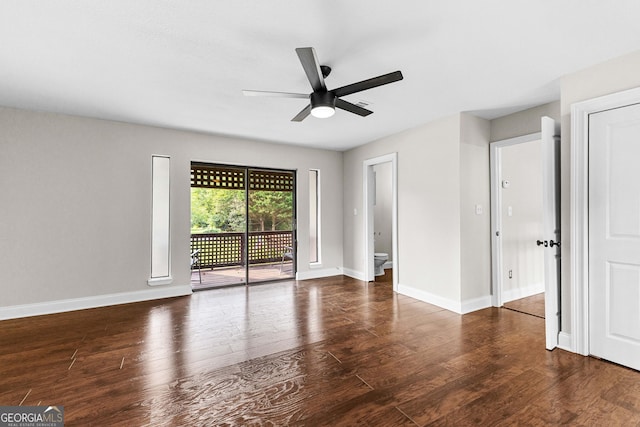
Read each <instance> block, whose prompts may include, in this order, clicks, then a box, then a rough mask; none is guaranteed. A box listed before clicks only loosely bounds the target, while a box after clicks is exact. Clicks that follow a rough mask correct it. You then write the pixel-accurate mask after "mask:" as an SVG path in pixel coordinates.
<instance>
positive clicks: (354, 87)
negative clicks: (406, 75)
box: [332, 71, 402, 96]
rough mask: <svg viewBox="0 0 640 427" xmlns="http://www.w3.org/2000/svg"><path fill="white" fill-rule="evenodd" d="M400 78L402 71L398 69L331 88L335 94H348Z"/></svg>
mask: <svg viewBox="0 0 640 427" xmlns="http://www.w3.org/2000/svg"><path fill="white" fill-rule="evenodd" d="M398 80H402V73H401V72H400V71H394V72H393V73H389V74H383V75H382V76H378V77H373V78H371V79H367V80H363V81H361V82H358V83H352V84H350V85H346V86H342V87H339V88H338V89H334V90H332V92H333V93H335V94H336V96H345V95H350V94H352V93H356V92H362V91H363V90H367V89H371V88H374V87H378V86H382V85H386V84H389V83H393V82H397V81H398Z"/></svg>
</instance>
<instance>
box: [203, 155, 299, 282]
mask: <svg viewBox="0 0 640 427" xmlns="http://www.w3.org/2000/svg"><path fill="white" fill-rule="evenodd" d="M295 241H296V240H295V172H294V171H285V170H272V169H258V168H247V167H239V166H227V165H215V164H206V163H192V164H191V269H192V272H191V278H192V280H191V283H192V286H193V287H194V289H199V288H210V287H217V286H230V285H238V284H248V283H258V282H265V281H273V280H280V279H287V278H292V277H295V265H296V263H295V246H296V245H295Z"/></svg>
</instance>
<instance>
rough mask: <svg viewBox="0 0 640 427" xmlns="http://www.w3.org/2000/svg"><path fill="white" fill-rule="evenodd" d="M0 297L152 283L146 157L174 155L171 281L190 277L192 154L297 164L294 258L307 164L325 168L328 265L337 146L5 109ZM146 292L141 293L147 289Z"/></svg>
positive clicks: (338, 174) (338, 197)
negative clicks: (330, 148) (294, 144)
mask: <svg viewBox="0 0 640 427" xmlns="http://www.w3.org/2000/svg"><path fill="white" fill-rule="evenodd" d="M0 129H1V132H0V200H2V202H1V204H0V284H1V286H2V299H1V300H0V308H2V307H7V306H16V305H24V304H27V305H28V304H37V303H43V302H51V301H58V300H68V299H78V298H91V297H96V296H100V295H110V294H119V293H130V292H146V291H149V290H150V289H154V288H150V287H149V286H148V285H147V280H148V279H149V274H150V258H151V256H150V210H151V197H150V190H151V187H150V186H151V156H152V155H153V154H159V155H168V156H170V157H171V206H170V209H171V265H172V271H173V273H172V276H173V279H174V281H173V284H172V285H167V286H168V287H182V288H188V286H189V283H190V271H189V225H190V206H189V203H190V197H189V192H190V190H189V185H190V184H189V182H190V181H189V180H190V178H189V167H190V162H191V161H192V160H199V161H209V162H221V163H233V164H241V165H249V166H263V167H274V168H284V169H298V170H299V172H300V173H299V174H298V191H297V197H298V223H299V229H298V233H299V234H298V236H299V243H300V244H299V252H298V268H299V271H301V272H304V271H307V270H309V262H308V247H309V244H308V237H307V236H308V224H309V201H308V191H307V189H308V185H309V184H308V173H307V170H308V169H309V168H317V169H320V170H321V171H322V172H321V173H322V180H323V182H322V195H321V197H322V221H323V227H322V233H323V235H322V244H323V268H325V269H333V271H335V272H338V271H339V268H340V267H341V266H342V264H343V262H342V235H343V233H342V211H343V208H342V154H341V153H339V152H333V151H324V150H316V149H305V148H300V147H291V146H284V145H276V144H267V143H262V142H255V141H249V140H240V139H231V138H224V137H217V136H211V135H204V134H196V133H189V132H182V131H174V130H167V129H161V128H154V127H149V126H139V125H131V124H124V123H117V122H109V121H102V120H95V119H88V118H81V117H73V116H65V115H58V114H49V113H37V112H28V111H22V110H16V109H8V108H0ZM143 295H144V294H143Z"/></svg>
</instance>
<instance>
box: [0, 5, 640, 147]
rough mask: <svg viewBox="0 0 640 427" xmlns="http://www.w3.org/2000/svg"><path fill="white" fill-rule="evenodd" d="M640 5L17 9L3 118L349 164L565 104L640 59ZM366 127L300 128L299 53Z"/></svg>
mask: <svg viewBox="0 0 640 427" xmlns="http://www.w3.org/2000/svg"><path fill="white" fill-rule="evenodd" d="M639 17H640V1H638V0H610V1H602V0H537V1H534V0H482V1H479V0H410V1H396V2H394V1H381V0H375V1H374V0H349V1H339V0H329V1H327V0H325V1H307V0H298V1H284V0H270V1H265V0H235V1H226V2H222V1H214V0H189V1H177V0H176V1H167V0H164V1H159V0H135V1H132V0H102V1H97V0H96V1H91V0H75V1H71V0H49V1H34V0H2V1H1V2H0V105H4V106H9V107H17V108H24V109H30V110H42V111H52V112H59V113H67V114H75V115H80V116H88V117H97V118H104V119H110V120H119V121H124V122H131V123H142V124H149V125H155V126H162V127H167V128H176V129H188V130H193V131H198V132H205V133H211V134H220V135H232V136H239V137H246V138H252V139H259V140H267V141H276V142H280V143H286V144H296V145H303V146H313V147H322V148H328V149H336V150H344V149H348V148H351V147H354V146H358V145H361V144H364V143H367V142H370V141H373V140H375V139H378V138H381V137H383V136H386V135H390V134H393V133H396V132H399V131H402V130H404V129H408V128H412V127H415V126H417V125H420V124H422V123H426V122H429V121H431V120H433V119H436V118H439V117H443V116H446V115H450V114H453V113H457V112H460V111H470V112H473V113H475V114H477V115H479V116H481V117H485V118H494V117H498V116H501V115H503V114H506V113H509V112H514V111H518V110H522V109H524V108H527V107H530V106H534V105H539V104H542V103H546V102H549V101H553V100H557V99H559V97H560V92H559V78H560V77H561V76H562V75H564V74H567V73H570V72H574V71H577V70H580V69H583V68H586V67H589V66H591V65H594V64H596V63H599V62H602V61H605V60H607V59H611V58H614V57H616V56H619V55H622V54H625V53H628V52H631V51H634V50H637V49H640V29H639V28H640V26H639V24H638V18H639ZM307 46H313V47H314V48H315V49H316V53H317V55H318V58H319V60H320V63H321V64H326V65H329V66H331V67H332V68H333V72H332V74H331V76H329V77H328V78H327V80H326V82H327V86H328V88H330V89H332V88H336V87H339V86H343V85H345V84H349V83H353V82H356V81H360V80H363V79H367V78H370V77H374V76H377V75H380V74H385V73H388V72H391V71H395V70H401V71H402V73H403V74H404V80H403V81H401V82H397V83H392V84H389V85H386V86H382V87H378V88H375V89H371V90H369V91H365V92H361V93H358V94H354V95H350V96H348V97H345V99H346V100H349V101H352V102H357V101H360V100H362V101H366V102H368V103H370V107H369V108H370V109H371V110H373V111H374V114H372V115H370V116H368V117H366V118H362V117H359V116H356V115H353V114H350V113H347V112H345V111H341V110H338V111H337V112H336V115H335V116H333V117H332V118H329V119H324V120H323V119H316V118H314V117H308V118H307V119H306V120H304V121H303V122H301V123H294V122H291V121H290V120H291V118H292V117H293V116H295V115H296V114H297V113H298V112H299V111H300V110H301V109H302V108H303V107H304V106H305V102H306V101H305V100H301V99H285V98H255V97H244V96H242V92H241V90H242V89H254V90H267V91H269V90H271V91H284V92H310V91H311V88H310V86H309V83H308V81H307V80H306V77H305V74H304V71H303V69H302V66H301V65H300V62H299V60H298V58H297V56H296V53H295V51H294V49H295V48H296V47H307Z"/></svg>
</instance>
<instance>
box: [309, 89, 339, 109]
mask: <svg viewBox="0 0 640 427" xmlns="http://www.w3.org/2000/svg"><path fill="white" fill-rule="evenodd" d="M309 99H311V108H316V107H331V108H336V96H335V95H334V94H333V92H313V93H311V95H309Z"/></svg>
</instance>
